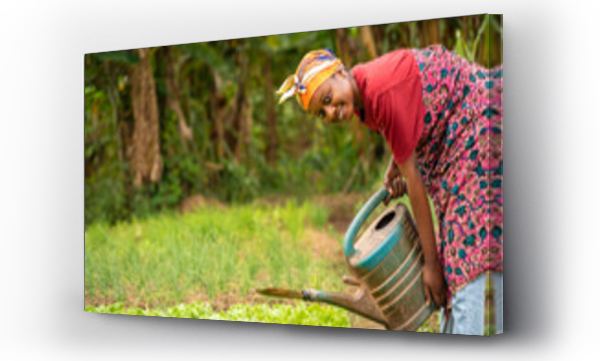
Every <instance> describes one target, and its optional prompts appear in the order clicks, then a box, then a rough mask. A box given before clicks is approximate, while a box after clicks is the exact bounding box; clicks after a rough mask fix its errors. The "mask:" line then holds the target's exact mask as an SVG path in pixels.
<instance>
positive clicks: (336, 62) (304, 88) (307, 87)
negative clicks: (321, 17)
mask: <svg viewBox="0 0 600 361" xmlns="http://www.w3.org/2000/svg"><path fill="white" fill-rule="evenodd" d="M341 64H342V62H341V61H340V59H338V58H336V57H335V55H333V52H332V51H331V50H330V49H323V50H315V51H311V52H309V53H308V54H306V55H305V56H304V57H303V58H302V61H301V62H300V64H299V65H298V68H297V69H296V73H295V74H293V75H290V76H288V77H287V79H286V80H285V81H284V82H283V84H282V85H281V87H280V88H279V90H278V91H277V94H281V97H280V98H279V104H281V103H283V102H284V101H286V100H287V99H288V98H290V97H292V96H294V95H295V96H296V98H297V99H298V102H299V103H300V104H301V105H302V107H303V108H304V109H305V110H307V109H308V105H309V103H310V99H311V98H312V96H313V94H314V93H315V91H316V90H317V89H318V88H319V86H320V85H321V84H323V82H325V80H327V79H329V78H330V77H331V76H332V75H333V74H335V72H336V71H337V70H338V68H339V66H340V65H341Z"/></svg>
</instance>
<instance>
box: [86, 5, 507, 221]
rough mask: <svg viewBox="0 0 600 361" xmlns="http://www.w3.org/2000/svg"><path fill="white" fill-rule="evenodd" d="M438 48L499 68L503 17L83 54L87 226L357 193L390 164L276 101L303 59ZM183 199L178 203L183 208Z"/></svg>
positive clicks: (377, 145) (371, 141) (353, 58)
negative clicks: (213, 204) (204, 200)
mask: <svg viewBox="0 0 600 361" xmlns="http://www.w3.org/2000/svg"><path fill="white" fill-rule="evenodd" d="M430 44H443V45H445V46H446V47H447V48H449V49H454V50H456V51H457V52H459V53H460V54H462V55H463V56H464V57H465V58H467V59H469V60H471V61H475V62H478V63H480V64H485V65H487V66H490V67H491V66H494V65H497V64H501V63H502V46H501V44H502V17H501V15H480V16H466V17H457V18H447V19H437V20H427V21H418V22H407V23H396V24H387V25H374V26H364V27H358V28H347V29H336V30H324V31H317V32H309V33H297V34H284V35H274V36H266V37H257V38H247V39H234V40H223V41H215V42H209V43H197V44H184V45H174V46H165V47H156V48H148V49H136V50H123V51H115V52H105V53H96V54H87V55H86V56H85V223H86V227H87V226H88V225H89V224H90V223H93V222H96V221H101V222H108V223H110V224H114V223H116V222H117V221H122V220H130V219H131V218H132V217H133V216H136V217H145V216H147V215H149V214H152V213H155V212H157V211H164V210H173V209H177V208H178V207H186V204H187V203H191V204H193V203H194V199H193V198H192V199H190V197H194V196H196V198H195V199H196V202H197V201H199V200H200V198H198V197H197V196H203V197H211V198H215V199H217V200H219V201H221V202H228V203H230V202H249V201H252V200H254V199H255V198H257V197H265V196H270V195H285V196H295V197H301V198H302V197H307V196H310V195H313V194H316V193H321V194H322V193H340V192H341V193H348V192H352V191H364V190H366V189H368V188H369V187H370V186H371V185H372V184H373V182H377V181H378V180H379V179H380V173H381V172H379V169H380V168H381V166H382V165H384V163H385V162H383V161H382V160H383V159H386V160H387V159H388V150H387V147H386V146H385V144H384V141H383V140H382V138H381V137H379V136H377V135H375V134H373V133H372V132H371V131H369V130H368V129H367V128H366V127H361V126H360V125H359V124H357V123H356V122H352V123H351V124H344V125H340V126H334V127H328V126H324V125H323V124H322V122H320V121H318V120H316V119H310V118H309V117H308V116H307V115H306V114H304V112H302V110H301V108H300V107H299V106H298V105H297V104H292V103H294V102H288V103H286V104H285V105H282V106H277V98H276V95H275V91H276V90H277V88H278V87H279V85H280V84H281V83H282V82H283V80H285V77H286V76H287V75H289V74H291V73H293V72H294V71H295V68H296V66H297V64H298V62H299V61H300V59H301V58H302V56H303V55H304V54H305V53H306V52H308V51H310V50H314V49H318V48H325V47H328V48H331V49H333V50H334V52H335V53H336V55H337V56H338V57H340V58H341V59H342V60H343V62H344V63H345V64H346V65H347V66H350V67H351V66H353V65H355V64H358V63H361V62H365V61H368V60H370V59H372V58H374V57H377V56H378V55H381V54H383V53H386V52H388V51H391V50H394V49H398V48H403V47H411V48H413V47H417V48H418V47H425V46H427V45H430ZM186 200H187V203H186Z"/></svg>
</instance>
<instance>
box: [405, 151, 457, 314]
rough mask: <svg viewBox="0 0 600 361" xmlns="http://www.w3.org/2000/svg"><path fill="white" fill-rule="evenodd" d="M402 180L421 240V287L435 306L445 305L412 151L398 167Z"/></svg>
mask: <svg viewBox="0 0 600 361" xmlns="http://www.w3.org/2000/svg"><path fill="white" fill-rule="evenodd" d="M398 168H400V172H401V173H402V175H403V176H404V178H405V179H406V191H407V192H408V199H409V200H410V205H411V207H412V211H413V216H414V217H415V222H416V225H417V232H418V233H419V238H420V241H421V249H422V250H423V258H424V259H425V264H424V266H423V287H424V291H425V296H426V297H427V301H428V302H429V303H431V302H432V301H433V303H435V305H436V306H442V307H444V306H446V282H445V281H444V273H443V271H444V270H443V268H442V267H441V265H440V262H439V259H438V255H437V249H436V245H435V234H434V231H433V219H432V217H431V208H430V206H429V199H428V197H427V190H426V189H425V185H424V184H423V179H422V178H421V172H420V171H419V166H418V163H417V157H416V155H415V154H414V153H413V154H411V156H410V157H409V159H407V160H406V162H404V163H403V164H400V165H399V166H398Z"/></svg>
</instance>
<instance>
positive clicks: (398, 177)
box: [383, 156, 406, 206]
mask: <svg viewBox="0 0 600 361" xmlns="http://www.w3.org/2000/svg"><path fill="white" fill-rule="evenodd" d="M383 186H384V187H385V189H387V191H388V193H389V195H388V196H387V197H386V198H385V200H384V201H383V203H384V204H385V205H386V206H387V205H388V203H390V201H391V200H392V199H394V198H398V197H402V196H403V195H404V194H405V193H406V183H405V182H404V179H403V178H402V173H401V172H400V168H398V166H397V165H396V162H395V161H394V157H393V156H392V159H391V160H390V165H389V166H388V169H387V171H386V172H385V179H384V181H383Z"/></svg>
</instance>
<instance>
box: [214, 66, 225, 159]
mask: <svg viewBox="0 0 600 361" xmlns="http://www.w3.org/2000/svg"><path fill="white" fill-rule="evenodd" d="M212 73H213V78H214V85H215V87H214V89H213V90H214V91H213V92H212V93H211V94H210V102H211V108H212V117H213V119H212V122H213V128H214V131H215V133H216V135H217V139H216V144H215V147H216V150H217V151H216V157H217V161H220V160H222V159H223V157H224V156H225V119H224V112H225V109H224V108H225V105H226V104H227V99H225V97H224V96H223V95H222V94H221V92H222V88H223V81H222V80H221V77H220V76H219V74H218V73H217V71H216V70H214V69H213V71H212Z"/></svg>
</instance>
